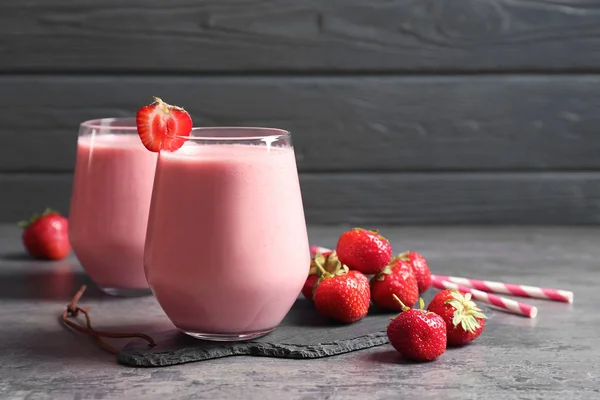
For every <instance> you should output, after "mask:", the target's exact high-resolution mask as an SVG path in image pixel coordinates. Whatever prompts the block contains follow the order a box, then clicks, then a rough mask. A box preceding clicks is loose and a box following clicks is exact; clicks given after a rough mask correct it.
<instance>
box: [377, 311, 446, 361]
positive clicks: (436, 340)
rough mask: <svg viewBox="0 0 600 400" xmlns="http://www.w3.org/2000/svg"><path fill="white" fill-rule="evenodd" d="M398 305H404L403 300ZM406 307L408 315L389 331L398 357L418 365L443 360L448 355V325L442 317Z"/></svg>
mask: <svg viewBox="0 0 600 400" xmlns="http://www.w3.org/2000/svg"><path fill="white" fill-rule="evenodd" d="M397 301H399V302H400V300H399V299H398V300H397ZM402 306H403V310H404V311H403V312H401V313H400V314H399V315H398V316H397V317H395V318H394V319H393V320H392V322H390V324H389V325H388V327H387V336H388V339H389V340H390V343H391V345H392V346H394V348H395V349H396V350H397V351H398V353H400V354H402V355H403V356H404V357H406V358H408V359H410V360H414V361H432V360H435V359H436V358H438V357H439V356H441V355H442V354H443V353H444V351H446V323H445V322H444V320H443V319H442V317H440V316H439V315H437V314H435V313H432V312H429V311H425V310H422V309H419V310H416V309H410V308H408V307H406V306H404V305H402ZM422 307H423V299H421V308H422Z"/></svg>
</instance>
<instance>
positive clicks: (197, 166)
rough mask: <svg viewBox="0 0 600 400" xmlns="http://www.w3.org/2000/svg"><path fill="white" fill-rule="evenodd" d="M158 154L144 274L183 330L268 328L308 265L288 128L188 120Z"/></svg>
mask: <svg viewBox="0 0 600 400" xmlns="http://www.w3.org/2000/svg"><path fill="white" fill-rule="evenodd" d="M181 139H182V140H184V141H185V142H184V144H183V146H182V147H181V148H180V149H178V150H176V151H174V152H168V151H161V152H160V154H159V158H158V162H157V168H156V175H155V181H154V189H153V193H152V201H151V206H150V216H149V220H148V232H147V236H146V249H145V271H146V277H147V279H148V282H149V284H150V287H151V289H152V292H153V293H154V295H155V297H156V299H157V300H158V302H159V304H160V306H161V307H162V309H163V310H164V312H165V313H166V315H167V316H168V317H169V319H170V320H171V321H172V322H173V324H174V325H175V326H176V327H177V328H178V329H179V330H181V331H182V332H184V333H187V334H188V335H191V336H193V337H196V338H200V339H205V340H217V341H233V340H244V339H252V338H255V337H259V336H262V335H265V334H267V333H268V332H270V331H272V330H273V329H274V328H275V327H276V326H277V325H279V323H280V322H281V321H282V319H283V318H284V316H285V315H286V314H287V313H288V311H289V310H290V308H291V307H292V305H293V303H294V301H295V300H296V298H297V296H298V294H299V293H300V291H301V289H302V286H303V284H304V281H305V280H306V275H307V271H308V268H309V264H310V254H309V246H308V238H307V231H306V223H305V219H304V210H303V205H302V197H301V194H300V184H299V181H298V172H297V168H296V160H295V156H294V149H293V147H292V142H291V136H290V133H289V132H287V131H284V130H281V129H274V128H244V127H219V128H210V127H209V128H194V129H193V130H192V132H191V134H190V137H181Z"/></svg>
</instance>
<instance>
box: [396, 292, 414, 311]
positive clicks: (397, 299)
mask: <svg viewBox="0 0 600 400" xmlns="http://www.w3.org/2000/svg"><path fill="white" fill-rule="evenodd" d="M392 296H394V299H396V301H397V302H398V303H400V305H401V306H402V311H408V310H410V307H407V306H406V305H404V303H403V302H402V300H400V298H399V297H398V296H396V293H394V294H392Z"/></svg>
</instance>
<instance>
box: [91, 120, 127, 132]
mask: <svg viewBox="0 0 600 400" xmlns="http://www.w3.org/2000/svg"><path fill="white" fill-rule="evenodd" d="M115 122H116V124H114V125H113V123H115ZM80 125H81V127H82V128H89V129H100V130H114V131H135V132H137V125H136V122H135V117H111V118H96V119H90V120H87V121H84V122H82V123H81V124H80Z"/></svg>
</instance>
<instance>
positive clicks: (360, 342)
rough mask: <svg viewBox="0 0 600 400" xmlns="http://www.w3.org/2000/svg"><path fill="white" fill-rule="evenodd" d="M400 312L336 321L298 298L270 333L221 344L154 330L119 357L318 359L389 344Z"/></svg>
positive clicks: (158, 361)
mask: <svg viewBox="0 0 600 400" xmlns="http://www.w3.org/2000/svg"><path fill="white" fill-rule="evenodd" d="M396 314H397V313H393V312H392V313H382V312H377V311H376V310H371V311H370V312H369V315H367V316H366V317H365V318H363V319H362V320H360V321H358V322H355V323H353V324H338V323H335V322H332V321H330V320H327V319H325V318H324V317H322V316H321V315H319V314H318V313H317V312H316V310H315V309H314V306H313V305H312V304H310V302H308V301H307V300H305V299H298V300H297V301H296V303H295V304H294V306H293V307H292V309H291V310H290V312H289V313H288V315H287V316H286V318H285V319H284V321H283V322H282V323H281V325H280V326H279V327H277V329H275V330H274V331H273V332H271V333H270V334H268V335H266V336H263V337H262V338H258V339H255V340H251V341H245V342H234V343H223V342H207V341H202V340H198V339H194V338H191V337H189V336H187V335H184V334H183V333H180V332H179V331H177V330H175V329H174V330H171V331H167V332H161V333H157V334H151V336H152V338H153V339H154V340H155V341H156V344H157V345H156V346H155V347H149V346H148V344H147V342H146V341H143V340H140V339H136V340H134V341H132V342H130V343H128V344H127V345H125V347H123V349H122V350H121V352H120V353H119V354H118V356H117V359H118V361H119V362H120V363H121V364H125V365H129V366H133V367H166V366H170V365H175V364H183V363H189V362H196V361H203V360H210V359H214V358H221V357H228V356H240V355H249V356H263V357H279V358H305V359H306V358H320V357H327V356H333V355H337V354H343V353H348V352H351V351H356V350H362V349H367V348H370V347H375V346H380V345H383V344H386V343H388V339H387V335H386V328H387V325H388V324H389V321H390V319H391V318H392V317H393V316H394V315H396Z"/></svg>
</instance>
